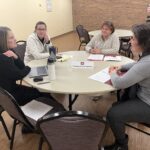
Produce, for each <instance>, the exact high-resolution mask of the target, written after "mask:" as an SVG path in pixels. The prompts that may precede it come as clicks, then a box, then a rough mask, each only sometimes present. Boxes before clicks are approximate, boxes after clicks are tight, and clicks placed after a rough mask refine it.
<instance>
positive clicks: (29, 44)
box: [27, 38, 49, 59]
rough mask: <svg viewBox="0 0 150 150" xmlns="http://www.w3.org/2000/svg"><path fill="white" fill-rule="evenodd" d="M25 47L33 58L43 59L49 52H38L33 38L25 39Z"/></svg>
mask: <svg viewBox="0 0 150 150" xmlns="http://www.w3.org/2000/svg"><path fill="white" fill-rule="evenodd" d="M27 49H28V50H29V53H30V54H32V56H33V57H34V59H43V58H48V57H49V53H48V52H47V53H40V52H39V51H40V50H39V48H38V47H37V45H36V43H35V41H34V39H32V38H30V39H28V41H27Z"/></svg>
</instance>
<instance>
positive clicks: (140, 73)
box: [111, 55, 150, 105]
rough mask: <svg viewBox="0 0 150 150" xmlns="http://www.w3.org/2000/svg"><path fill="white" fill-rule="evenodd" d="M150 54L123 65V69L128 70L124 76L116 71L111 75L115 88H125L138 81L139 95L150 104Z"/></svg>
mask: <svg viewBox="0 0 150 150" xmlns="http://www.w3.org/2000/svg"><path fill="white" fill-rule="evenodd" d="M149 67H150V55H148V56H145V57H143V58H141V59H140V61H138V62H135V63H130V64H126V65H124V66H122V68H121V70H127V72H126V73H125V74H124V75H123V76H118V75H117V74H116V73H113V74H112V75H111V81H112V84H113V86H114V87H115V88H117V89H125V88H128V87H130V86H132V85H134V84H136V83H138V85H139V88H138V91H137V96H138V98H139V99H141V100H142V101H144V102H145V103H147V104H148V105H150V68H149Z"/></svg>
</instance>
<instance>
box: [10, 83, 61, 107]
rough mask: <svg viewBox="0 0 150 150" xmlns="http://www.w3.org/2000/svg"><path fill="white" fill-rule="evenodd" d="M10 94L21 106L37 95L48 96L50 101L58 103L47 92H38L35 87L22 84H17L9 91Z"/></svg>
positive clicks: (37, 96)
mask: <svg viewBox="0 0 150 150" xmlns="http://www.w3.org/2000/svg"><path fill="white" fill-rule="evenodd" d="M11 94H12V95H13V96H14V98H15V99H16V101H17V102H18V104H19V105H20V106H23V105H25V104H26V103H28V102H30V101H31V100H33V99H37V98H39V97H45V98H49V99H50V100H51V101H52V103H56V104H59V103H58V102H57V101H56V100H55V99H54V98H53V97H52V96H51V95H50V94H49V93H43V92H39V91H38V90H37V89H35V88H32V87H27V86H23V85H18V87H17V88H16V89H15V90H14V91H13V92H11Z"/></svg>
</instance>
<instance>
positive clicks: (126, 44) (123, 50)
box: [119, 37, 133, 58]
mask: <svg viewBox="0 0 150 150" xmlns="http://www.w3.org/2000/svg"><path fill="white" fill-rule="evenodd" d="M119 53H120V54H124V55H125V56H126V57H129V58H133V53H132V51H131V43H130V38H125V37H124V38H120V49H119Z"/></svg>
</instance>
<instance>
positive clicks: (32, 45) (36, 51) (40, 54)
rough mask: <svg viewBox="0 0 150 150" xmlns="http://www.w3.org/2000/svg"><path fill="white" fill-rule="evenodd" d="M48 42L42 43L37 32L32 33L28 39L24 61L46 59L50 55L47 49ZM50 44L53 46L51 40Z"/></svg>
mask: <svg viewBox="0 0 150 150" xmlns="http://www.w3.org/2000/svg"><path fill="white" fill-rule="evenodd" d="M47 46H48V44H46V43H44V44H43V43H42V42H41V41H40V40H39V38H38V36H37V34H36V33H32V34H31V35H30V36H29V37H28V39H27V45H26V52H25V58H24V62H25V63H28V62H30V61H31V60H34V59H44V58H48V57H49V52H48V51H47V48H46V47H47ZM49 46H52V43H51V42H50V44H49Z"/></svg>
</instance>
